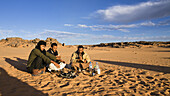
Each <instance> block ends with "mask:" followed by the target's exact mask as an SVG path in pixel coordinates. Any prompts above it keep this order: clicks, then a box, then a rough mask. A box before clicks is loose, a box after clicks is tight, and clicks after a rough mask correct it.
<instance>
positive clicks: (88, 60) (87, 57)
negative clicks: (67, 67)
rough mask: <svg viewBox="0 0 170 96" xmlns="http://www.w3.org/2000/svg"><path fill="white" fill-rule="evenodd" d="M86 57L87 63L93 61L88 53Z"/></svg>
mask: <svg viewBox="0 0 170 96" xmlns="http://www.w3.org/2000/svg"><path fill="white" fill-rule="evenodd" d="M85 59H86V60H87V63H89V62H90V61H91V60H90V57H89V55H88V54H86V56H85Z"/></svg>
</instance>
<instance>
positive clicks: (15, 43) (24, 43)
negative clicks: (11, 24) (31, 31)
mask: <svg viewBox="0 0 170 96" xmlns="http://www.w3.org/2000/svg"><path fill="white" fill-rule="evenodd" d="M39 41H40V39H39V38H35V39H33V40H24V39H22V38H19V37H10V38H6V39H2V40H0V44H1V45H4V46H10V47H33V46H36V44H37V43H38V42H39ZM44 41H46V43H47V46H50V45H51V44H52V43H57V44H58V45H59V46H61V45H62V44H61V43H59V42H58V41H57V39H54V38H47V39H46V40H44Z"/></svg>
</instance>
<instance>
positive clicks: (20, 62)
mask: <svg viewBox="0 0 170 96" xmlns="http://www.w3.org/2000/svg"><path fill="white" fill-rule="evenodd" d="M4 58H5V61H6V62H8V63H9V64H11V65H12V66H14V67H15V68H17V69H18V70H21V71H25V72H27V69H26V65H27V60H24V59H21V58H18V57H14V58H16V59H17V61H15V60H12V59H10V58H7V57H4Z"/></svg>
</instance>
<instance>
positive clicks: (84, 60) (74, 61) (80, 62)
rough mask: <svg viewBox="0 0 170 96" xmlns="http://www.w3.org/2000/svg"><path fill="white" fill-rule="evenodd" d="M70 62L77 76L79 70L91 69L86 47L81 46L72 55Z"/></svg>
mask: <svg viewBox="0 0 170 96" xmlns="http://www.w3.org/2000/svg"><path fill="white" fill-rule="evenodd" d="M70 61H71V65H72V67H73V69H74V70H75V72H74V73H75V74H77V72H78V71H79V70H85V69H87V68H88V67H89V63H90V58H89V55H88V54H87V53H86V52H84V47H83V46H82V45H79V46H78V49H77V51H76V52H74V53H73V54H72V57H71V60H70Z"/></svg>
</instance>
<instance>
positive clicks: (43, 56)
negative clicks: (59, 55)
mask: <svg viewBox="0 0 170 96" xmlns="http://www.w3.org/2000/svg"><path fill="white" fill-rule="evenodd" d="M33 52H34V54H35V55H37V56H39V57H41V58H42V59H43V60H44V62H46V63H47V64H50V63H51V59H49V58H48V57H47V56H45V55H44V54H43V53H41V52H40V51H39V50H38V49H34V50H33ZM49 54H50V53H49Z"/></svg>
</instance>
